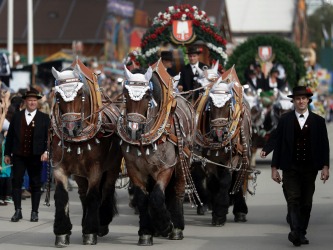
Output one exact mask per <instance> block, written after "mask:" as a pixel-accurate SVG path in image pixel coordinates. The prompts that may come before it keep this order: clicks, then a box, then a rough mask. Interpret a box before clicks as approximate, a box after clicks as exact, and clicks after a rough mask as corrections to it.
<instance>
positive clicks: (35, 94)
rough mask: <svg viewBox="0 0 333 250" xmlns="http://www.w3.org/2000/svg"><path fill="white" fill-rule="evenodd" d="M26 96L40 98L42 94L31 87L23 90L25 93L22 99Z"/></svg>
mask: <svg viewBox="0 0 333 250" xmlns="http://www.w3.org/2000/svg"><path fill="white" fill-rule="evenodd" d="M27 97H35V98H37V99H41V98H42V97H43V96H42V95H41V94H40V93H39V92H38V91H37V90H35V89H31V90H28V91H27V92H25V94H24V95H23V96H22V99H26V98H27Z"/></svg>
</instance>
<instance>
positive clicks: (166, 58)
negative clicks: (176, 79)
mask: <svg viewBox="0 0 333 250" xmlns="http://www.w3.org/2000/svg"><path fill="white" fill-rule="evenodd" d="M161 59H162V63H163V65H164V67H165V68H166V70H167V72H168V73H169V75H170V76H175V75H176V72H175V71H174V70H173V69H172V62H173V55H172V51H162V52H161Z"/></svg>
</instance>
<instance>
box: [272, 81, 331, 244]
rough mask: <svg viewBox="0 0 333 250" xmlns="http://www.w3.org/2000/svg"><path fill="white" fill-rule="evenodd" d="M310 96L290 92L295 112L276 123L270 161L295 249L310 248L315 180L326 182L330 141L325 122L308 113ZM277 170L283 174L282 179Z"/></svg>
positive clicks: (300, 89)
mask: <svg viewBox="0 0 333 250" xmlns="http://www.w3.org/2000/svg"><path fill="white" fill-rule="evenodd" d="M311 96H312V93H311V91H310V90H309V89H307V88H306V87H304V86H297V87H295V88H293V93H292V95H289V96H288V97H290V98H292V102H293V103H294V106H295V110H293V111H290V112H288V113H286V114H284V115H282V117H281V118H280V120H279V124H278V127H277V130H276V138H277V139H276V145H275V147H274V152H273V158H272V164H271V167H272V179H273V180H274V181H276V182H277V183H281V182H282V183H283V190H284V192H285V196H286V200H287V205H288V213H289V216H290V230H291V231H290V233H289V235H288V239H289V241H291V242H292V243H293V244H294V245H295V246H300V245H301V244H309V240H308V239H307V238H306V237H305V235H306V233H307V228H308V224H309V219H310V214H311V209H312V197H313V194H314V191H315V180H316V177H317V174H318V171H321V180H323V182H324V183H325V182H326V181H327V180H328V178H329V162H330V156H329V150H330V149H329V141H328V136H327V129H326V123H325V119H324V118H322V117H321V116H319V115H317V114H315V113H313V112H311V111H309V110H308V105H309V103H310V102H311V99H310V97H311ZM278 170H282V174H283V176H282V177H283V178H282V179H281V177H280V173H279V171H278Z"/></svg>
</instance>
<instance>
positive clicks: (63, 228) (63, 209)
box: [53, 169, 72, 247]
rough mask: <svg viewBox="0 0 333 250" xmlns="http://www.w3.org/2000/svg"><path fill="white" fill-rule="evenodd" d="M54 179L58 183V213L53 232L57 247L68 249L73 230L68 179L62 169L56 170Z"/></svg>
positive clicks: (56, 204) (56, 189) (56, 203)
mask: <svg viewBox="0 0 333 250" xmlns="http://www.w3.org/2000/svg"><path fill="white" fill-rule="evenodd" d="M54 178H55V181H56V188H55V193H54V201H55V208H56V211H55V217H54V224H53V232H54V234H55V235H56V240H55V246H56V247H66V246H68V245H69V236H70V235H71V230H72V223H71V221H70V218H69V209H68V207H69V206H68V201H69V197H68V190H67V185H68V177H67V176H66V175H65V174H64V172H63V170H62V169H56V170H54Z"/></svg>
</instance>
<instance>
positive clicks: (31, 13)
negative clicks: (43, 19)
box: [27, 0, 34, 64]
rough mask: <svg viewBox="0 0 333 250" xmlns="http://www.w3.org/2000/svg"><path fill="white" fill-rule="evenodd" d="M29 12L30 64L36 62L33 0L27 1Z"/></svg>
mask: <svg viewBox="0 0 333 250" xmlns="http://www.w3.org/2000/svg"><path fill="white" fill-rule="evenodd" d="M27 1H28V2H27V11H28V20H27V23H28V64H33V62H34V42H33V41H34V29H33V4H32V0H27Z"/></svg>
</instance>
